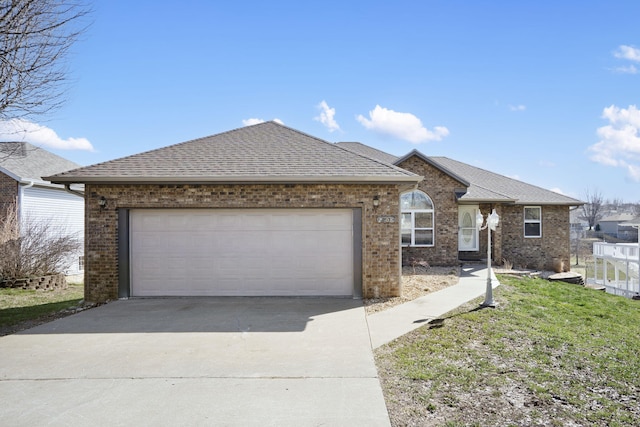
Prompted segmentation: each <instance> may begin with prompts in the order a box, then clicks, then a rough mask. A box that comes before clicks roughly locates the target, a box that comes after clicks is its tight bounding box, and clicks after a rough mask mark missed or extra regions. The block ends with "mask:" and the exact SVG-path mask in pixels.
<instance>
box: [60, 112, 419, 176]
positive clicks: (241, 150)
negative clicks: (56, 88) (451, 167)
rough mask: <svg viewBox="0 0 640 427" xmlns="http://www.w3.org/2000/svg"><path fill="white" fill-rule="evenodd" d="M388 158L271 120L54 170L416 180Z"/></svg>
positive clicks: (90, 173) (95, 173)
mask: <svg viewBox="0 0 640 427" xmlns="http://www.w3.org/2000/svg"><path fill="white" fill-rule="evenodd" d="M420 179H421V177H419V176H418V175H416V174H413V173H411V172H408V171H405V170H404V169H401V168H399V167H397V166H394V165H391V164H389V163H385V162H381V161H378V160H375V159H371V158H368V157H366V156H363V155H360V154H357V153H354V152H352V151H349V150H346V149H344V148H341V147H338V146H336V145H334V144H331V143H329V142H327V141H323V140H321V139H319V138H315V137H313V136H310V135H307V134H305V133H302V132H300V131H297V130H295V129H291V128H289V127H286V126H283V125H280V124H278V123H275V122H266V123H261V124H258V125H254V126H247V127H243V128H239V129H235V130H231V131H228V132H224V133H220V134H217V135H213V136H208V137H205V138H200V139H195V140H192V141H187V142H183V143H180V144H176V145H171V146H168V147H164V148H159V149H156V150H152V151H147V152H144V153H140V154H135V155H132V156H129V157H124V158H121V159H116V160H111V161H108V162H104V163H99V164H95V165H92V166H87V167H84V168H80V169H75V170H72V171H69V172H66V173H62V174H57V175H55V176H52V177H51V180H52V181H54V182H58V183H70V182H74V183H91V182H96V183H97V182H102V183H106V182H137V183H140V182H192V183H195V182H199V183H204V182H324V181H329V182H363V181H366V182H418V181H420Z"/></svg>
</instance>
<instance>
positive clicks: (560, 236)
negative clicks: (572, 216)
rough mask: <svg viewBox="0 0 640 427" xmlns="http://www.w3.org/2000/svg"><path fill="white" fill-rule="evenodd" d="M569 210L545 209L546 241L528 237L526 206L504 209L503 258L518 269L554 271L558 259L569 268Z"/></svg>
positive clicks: (545, 207) (506, 207)
mask: <svg viewBox="0 0 640 427" xmlns="http://www.w3.org/2000/svg"><path fill="white" fill-rule="evenodd" d="M569 224H570V222H569V207H567V206H542V237H541V238H529V237H528V238H525V237H524V206H502V213H501V220H500V226H501V227H502V230H501V234H502V258H504V259H506V260H508V261H510V262H512V263H513V265H514V266H515V267H524V268H533V269H539V270H543V269H544V270H553V264H554V259H559V260H562V261H564V263H565V265H566V266H568V265H569V262H570V260H569V257H570V253H571V252H570V250H571V248H570V235H569V232H570V227H569Z"/></svg>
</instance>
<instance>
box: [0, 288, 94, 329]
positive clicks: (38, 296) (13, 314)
mask: <svg viewBox="0 0 640 427" xmlns="http://www.w3.org/2000/svg"><path fill="white" fill-rule="evenodd" d="M83 292H84V287H83V285H82V284H69V286H68V287H67V289H56V290H53V291H43V290H23V289H12V288H0V328H3V327H8V326H13V325H16V324H19V323H21V322H25V321H30V320H37V319H41V318H44V317H47V316H49V315H51V314H54V313H57V312H59V311H62V310H65V309H67V308H71V307H76V306H77V305H78V304H79V303H80V301H81V300H82V298H83Z"/></svg>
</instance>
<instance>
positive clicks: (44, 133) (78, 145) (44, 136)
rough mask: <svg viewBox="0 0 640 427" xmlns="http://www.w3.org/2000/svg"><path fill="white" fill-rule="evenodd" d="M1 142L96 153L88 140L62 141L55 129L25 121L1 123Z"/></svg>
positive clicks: (72, 139) (73, 139)
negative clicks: (25, 143) (22, 142)
mask: <svg viewBox="0 0 640 427" xmlns="http://www.w3.org/2000/svg"><path fill="white" fill-rule="evenodd" d="M0 140H2V141H26V142H28V143H30V144H33V145H36V146H45V147H49V148H55V149H59V150H86V151H94V149H93V146H92V145H91V143H90V142H89V140H88V139H87V138H67V139H62V138H60V137H59V136H58V134H57V133H56V132H55V131H54V130H53V129H50V128H48V127H46V126H42V125H39V124H37V123H33V122H30V121H28V120H24V119H10V120H5V121H0Z"/></svg>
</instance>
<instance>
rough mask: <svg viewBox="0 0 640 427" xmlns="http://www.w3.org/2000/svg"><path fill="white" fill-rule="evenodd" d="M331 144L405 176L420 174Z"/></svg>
mask: <svg viewBox="0 0 640 427" xmlns="http://www.w3.org/2000/svg"><path fill="white" fill-rule="evenodd" d="M329 144H331V143H329ZM358 144H362V143H360V142H358ZM331 145H332V146H334V147H336V148H339V149H341V150H343V151H346V152H348V153H351V154H355V155H356V156H360V157H362V158H364V159H367V160H371V161H374V162H376V163H378V164H381V165H383V166H387V167H390V168H392V169H393V170H395V171H397V172H401V173H404V174H406V175H407V176H420V175H418V174H416V173H413V172H411V171H408V170H406V169H402V168H401V167H398V166H396V165H392V164H389V163H386V162H383V161H381V160H378V159H374V158H373V157H369V156H367V155H364V154H362V153H356V152H355V151H351V150H348V149H347V148H345V147H341V146H340V145H338V144H331ZM362 145H364V146H367V147H369V146H368V145H366V144H362ZM369 148H373V147H369ZM374 150H375V148H374ZM378 151H382V150H378ZM382 152H383V153H384V151H382ZM385 154H388V153H385ZM390 155H391V154H390Z"/></svg>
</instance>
